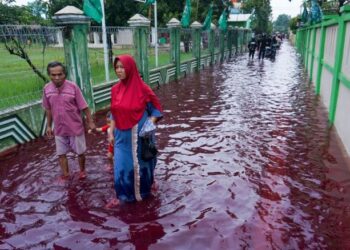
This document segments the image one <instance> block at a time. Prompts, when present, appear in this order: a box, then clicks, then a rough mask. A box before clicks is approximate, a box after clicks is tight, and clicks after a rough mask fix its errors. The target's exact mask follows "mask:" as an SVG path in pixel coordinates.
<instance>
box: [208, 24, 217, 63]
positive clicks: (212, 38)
mask: <svg viewBox="0 0 350 250" xmlns="http://www.w3.org/2000/svg"><path fill="white" fill-rule="evenodd" d="M215 30H216V26H215V24H213V23H211V25H210V33H209V51H210V65H213V64H214V54H215Z"/></svg>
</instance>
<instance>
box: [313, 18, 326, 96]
mask: <svg viewBox="0 0 350 250" xmlns="http://www.w3.org/2000/svg"><path fill="white" fill-rule="evenodd" d="M320 36H321V39H320V48H319V52H318V60H317V78H316V83H315V85H316V87H315V93H316V95H319V94H320V92H321V76H322V68H323V57H324V45H325V43H326V27H325V26H324V24H323V22H322V26H321V34H320Z"/></svg>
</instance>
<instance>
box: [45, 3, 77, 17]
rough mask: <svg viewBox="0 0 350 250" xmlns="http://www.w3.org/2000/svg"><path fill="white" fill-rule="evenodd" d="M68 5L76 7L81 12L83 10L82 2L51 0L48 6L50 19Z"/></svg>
mask: <svg viewBox="0 0 350 250" xmlns="http://www.w3.org/2000/svg"><path fill="white" fill-rule="evenodd" d="M67 5H72V6H75V7H77V8H78V9H81V10H82V9H83V1H82V0H49V1H48V4H47V7H48V15H49V18H52V17H53V15H54V14H55V13H56V12H57V11H59V10H61V9H63V8H64V7H66V6H67Z"/></svg>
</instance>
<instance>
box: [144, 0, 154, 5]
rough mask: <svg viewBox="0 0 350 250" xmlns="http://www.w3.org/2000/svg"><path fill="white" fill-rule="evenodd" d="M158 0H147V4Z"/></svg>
mask: <svg viewBox="0 0 350 250" xmlns="http://www.w3.org/2000/svg"><path fill="white" fill-rule="evenodd" d="M155 1H156V0H146V2H145V4H147V5H151V4H154V2H155Z"/></svg>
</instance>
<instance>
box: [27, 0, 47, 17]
mask: <svg viewBox="0 0 350 250" xmlns="http://www.w3.org/2000/svg"><path fill="white" fill-rule="evenodd" d="M27 6H28V8H29V9H30V11H31V13H32V14H33V16H36V17H39V18H40V17H44V18H45V19H47V17H48V11H49V5H48V3H47V2H45V1H43V0H35V1H33V2H29V3H28V5H27Z"/></svg>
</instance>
